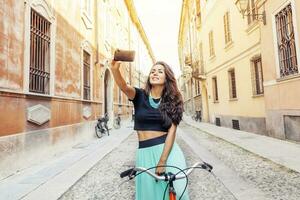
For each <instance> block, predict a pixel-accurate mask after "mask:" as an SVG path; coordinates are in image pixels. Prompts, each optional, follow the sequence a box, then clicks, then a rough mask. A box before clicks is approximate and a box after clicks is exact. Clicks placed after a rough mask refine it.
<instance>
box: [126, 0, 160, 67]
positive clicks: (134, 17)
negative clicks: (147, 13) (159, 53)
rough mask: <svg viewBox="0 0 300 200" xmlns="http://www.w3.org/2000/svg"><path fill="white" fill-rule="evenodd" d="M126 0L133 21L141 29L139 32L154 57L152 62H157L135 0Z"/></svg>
mask: <svg viewBox="0 0 300 200" xmlns="http://www.w3.org/2000/svg"><path fill="white" fill-rule="evenodd" d="M124 2H125V5H126V7H127V10H128V12H129V15H130V18H131V21H132V22H133V23H134V24H135V26H136V28H137V29H138V31H139V33H140V35H141V37H142V40H143V41H144V43H145V45H146V48H147V50H148V53H149V55H150V57H151V59H152V62H153V63H154V62H155V57H154V54H153V51H152V48H151V46H150V43H149V40H148V38H147V35H146V33H145V31H144V28H143V26H142V23H141V21H140V19H139V18H138V15H137V12H136V10H135V7H134V4H133V1H132V0H124Z"/></svg>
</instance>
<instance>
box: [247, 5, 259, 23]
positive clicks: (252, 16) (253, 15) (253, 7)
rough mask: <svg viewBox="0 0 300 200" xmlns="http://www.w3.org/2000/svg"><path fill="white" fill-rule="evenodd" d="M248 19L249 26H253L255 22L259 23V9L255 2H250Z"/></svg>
mask: <svg viewBox="0 0 300 200" xmlns="http://www.w3.org/2000/svg"><path fill="white" fill-rule="evenodd" d="M247 13H248V16H247V19H248V24H249V25H250V24H252V23H253V22H255V21H257V15H256V14H257V9H256V5H255V2H254V0H250V1H249V4H248V7H247Z"/></svg>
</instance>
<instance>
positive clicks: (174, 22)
mask: <svg viewBox="0 0 300 200" xmlns="http://www.w3.org/2000/svg"><path fill="white" fill-rule="evenodd" d="M133 2H134V6H135V8H136V12H137V14H138V17H139V19H140V21H141V23H142V26H143V28H144V30H145V32H146V35H147V37H148V40H149V43H150V45H151V48H152V50H153V53H154V56H155V58H156V60H162V61H165V62H166V63H168V64H169V65H170V66H171V67H172V69H173V71H174V73H175V75H176V77H179V75H180V66H179V58H178V45H177V41H178V31H179V22H180V14H181V4H182V0H133Z"/></svg>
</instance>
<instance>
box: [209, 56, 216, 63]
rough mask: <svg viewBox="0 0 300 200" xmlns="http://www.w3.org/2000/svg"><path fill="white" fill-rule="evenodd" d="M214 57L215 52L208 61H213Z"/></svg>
mask: <svg viewBox="0 0 300 200" xmlns="http://www.w3.org/2000/svg"><path fill="white" fill-rule="evenodd" d="M215 59H216V55H215V54H214V55H212V56H210V57H209V61H211V62H212V61H214V60H215Z"/></svg>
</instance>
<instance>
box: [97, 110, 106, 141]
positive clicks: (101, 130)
mask: <svg viewBox="0 0 300 200" xmlns="http://www.w3.org/2000/svg"><path fill="white" fill-rule="evenodd" d="M108 120H109V117H108V114H107V113H105V114H104V117H100V118H98V122H97V124H96V126H95V133H96V136H97V137H98V138H101V137H102V136H103V135H105V134H107V135H108V136H109V129H108V126H107V122H108Z"/></svg>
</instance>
